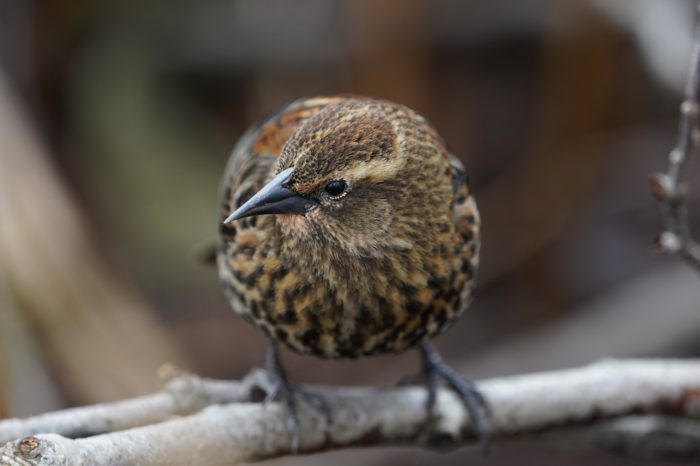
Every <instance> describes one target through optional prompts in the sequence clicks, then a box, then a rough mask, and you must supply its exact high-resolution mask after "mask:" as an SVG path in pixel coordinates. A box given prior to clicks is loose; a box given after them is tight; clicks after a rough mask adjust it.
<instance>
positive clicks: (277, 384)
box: [265, 338, 331, 453]
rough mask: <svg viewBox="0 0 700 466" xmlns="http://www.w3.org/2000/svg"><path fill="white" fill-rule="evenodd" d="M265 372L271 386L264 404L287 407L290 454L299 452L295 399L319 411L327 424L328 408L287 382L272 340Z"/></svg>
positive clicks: (318, 397)
mask: <svg viewBox="0 0 700 466" xmlns="http://www.w3.org/2000/svg"><path fill="white" fill-rule="evenodd" d="M265 370H266V372H267V375H268V377H269V378H270V381H271V385H272V387H271V390H270V391H269V392H268V393H267V396H266V397H265V402H269V401H275V400H276V401H281V402H282V403H284V404H285V406H286V407H287V431H288V432H289V435H290V436H291V438H292V446H291V450H292V453H296V452H298V451H299V444H300V439H301V431H300V427H299V413H298V405H297V397H301V398H303V399H304V400H305V401H306V402H308V403H309V404H310V405H312V406H313V407H314V408H316V409H317V410H319V411H321V412H322V413H323V415H324V416H325V417H326V421H327V422H328V423H329V424H330V420H331V410H330V406H329V405H328V402H327V401H326V399H325V398H324V397H323V396H322V395H320V394H318V393H316V392H313V391H310V390H306V389H304V388H301V387H298V386H296V385H293V384H291V383H290V382H289V379H287V372H286V371H285V370H284V367H282V362H281V361H280V358H279V354H278V353H277V342H275V340H273V339H272V338H270V339H269V340H268V346H267V356H266V358H265Z"/></svg>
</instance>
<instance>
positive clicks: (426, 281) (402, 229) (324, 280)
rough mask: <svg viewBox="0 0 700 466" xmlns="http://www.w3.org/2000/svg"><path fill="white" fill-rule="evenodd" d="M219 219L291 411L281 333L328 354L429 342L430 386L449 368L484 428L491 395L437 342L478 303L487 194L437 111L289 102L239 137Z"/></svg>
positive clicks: (234, 280) (240, 302) (224, 266)
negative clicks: (433, 118)
mask: <svg viewBox="0 0 700 466" xmlns="http://www.w3.org/2000/svg"><path fill="white" fill-rule="evenodd" d="M220 225H221V226H220V238H219V243H218V247H217V263H218V268H219V276H220V281H221V283H222V285H223V287H224V290H225V292H226V294H227V296H228V297H229V299H230V301H231V305H232V307H233V309H234V310H235V311H236V312H237V313H238V314H240V315H241V316H243V317H244V318H245V319H246V320H248V321H249V322H251V323H253V324H254V325H255V326H256V327H258V328H260V329H262V330H263V331H264V332H265V333H266V334H267V335H268V336H269V338H270V341H271V349H270V351H271V352H272V353H273V354H272V355H271V357H269V358H268V361H269V362H270V364H269V366H270V367H269V369H270V371H271V373H273V374H275V375H276V377H277V378H278V379H279V382H280V383H279V386H280V395H281V396H282V398H283V399H285V400H286V401H287V402H288V405H289V407H290V413H291V414H292V420H294V419H296V418H295V412H294V408H295V406H294V403H293V399H294V393H293V391H294V390H293V389H292V386H291V385H289V383H288V382H287V381H286V377H284V373H283V371H282V369H281V366H280V365H279V361H278V359H277V357H276V348H275V342H282V343H284V344H286V345H287V346H289V347H290V348H291V349H293V350H295V351H297V352H300V353H309V354H313V355H316V356H319V357H323V358H355V357H359V356H367V355H374V354H380V353H398V352H401V351H404V350H406V349H409V348H414V347H420V349H421V351H422V354H423V356H424V363H425V364H424V365H425V368H424V371H425V375H426V376H427V380H428V381H429V382H430V384H429V389H430V390H431V394H434V389H435V387H434V382H435V379H436V376H440V377H442V378H444V379H445V380H446V381H447V382H448V384H449V385H450V386H452V387H453V388H454V389H456V390H457V392H458V393H460V395H461V396H462V398H463V399H464V401H465V403H466V404H467V407H468V408H469V410H470V413H471V415H472V418H473V419H474V421H475V423H476V425H477V428H479V429H480V432H481V435H482V437H484V438H485V431H484V429H483V421H482V417H481V414H480V410H479V406H478V405H479V404H482V405H483V399H482V398H481V397H480V395H479V394H478V392H477V391H476V390H475V389H474V388H473V386H471V385H470V384H469V383H468V382H466V381H463V380H462V379H460V378H459V377H458V376H457V375H456V374H454V373H453V372H452V371H451V370H449V368H448V367H447V366H446V365H445V364H444V363H443V362H442V360H441V359H440V358H439V355H438V354H437V353H436V352H435V350H434V349H433V348H432V346H430V344H429V343H427V341H428V340H429V339H430V338H432V337H434V336H435V335H437V334H438V333H440V332H441V331H443V330H444V329H446V328H448V327H449V326H450V324H451V323H452V322H453V321H454V320H455V319H456V318H457V317H459V315H460V314H461V313H462V312H463V311H464V310H465V309H466V308H467V306H468V305H469V302H470V300H471V295H472V290H473V287H474V276H475V273H476V270H477V267H478V260H479V214H478V210H477V207H476V203H475V201H474V199H473V197H472V196H471V193H470V191H469V186H468V184H467V181H466V177H465V176H464V173H463V169H462V166H461V163H460V162H459V161H458V160H457V159H456V158H455V157H454V156H452V155H451V154H450V153H449V152H448V151H447V149H446V148H445V145H444V143H443V141H442V140H441V138H440V137H439V136H438V135H437V133H436V131H435V130H434V128H433V127H432V126H431V125H430V124H429V123H428V122H427V120H425V119H424V118H423V117H421V116H420V115H418V114H417V113H415V112H414V111H412V110H410V109H408V108H406V107H404V106H401V105H397V104H394V103H390V102H387V101H382V100H375V99H369V98H362V97H319V98H310V99H303V100H299V101H297V102H294V103H292V104H290V105H288V106H286V107H284V108H282V109H281V110H280V111H278V112H277V113H275V114H274V115H272V116H270V117H268V118H267V119H265V120H264V121H263V122H262V123H261V124H259V125H258V126H256V127H254V128H252V129H251V130H249V131H248V133H246V134H245V135H244V136H243V137H242V138H241V140H240V142H239V143H238V145H237V146H236V148H235V149H234V151H233V154H232V155H231V159H230V161H229V164H228V166H227V168H226V172H225V175H224V180H223V190H222V198H221V224H220ZM428 403H429V404H432V403H434V400H431V397H429V399H428ZM429 408H430V409H432V406H429ZM292 424H293V425H294V422H292ZM294 429H295V427H292V431H293V434H294V435H295V436H296V439H295V440H294V441H296V442H298V433H297V432H296V431H294ZM294 435H293V437H294Z"/></svg>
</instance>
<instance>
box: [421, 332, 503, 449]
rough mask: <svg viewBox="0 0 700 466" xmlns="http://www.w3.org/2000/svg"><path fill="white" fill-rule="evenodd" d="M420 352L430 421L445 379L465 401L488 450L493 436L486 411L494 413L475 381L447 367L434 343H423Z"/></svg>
mask: <svg viewBox="0 0 700 466" xmlns="http://www.w3.org/2000/svg"><path fill="white" fill-rule="evenodd" d="M420 351H421V355H422V356H423V373H424V377H425V384H426V388H427V390H428V396H427V398H426V400H425V407H426V410H427V413H428V420H429V421H431V420H433V419H434V418H435V403H436V400H437V388H438V380H439V379H443V380H444V381H445V382H446V383H447V386H448V387H450V388H451V389H452V390H453V391H454V392H455V393H456V394H457V396H459V398H460V400H461V401H462V403H463V404H464V407H465V408H466V410H467V412H468V413H469V417H470V418H471V420H472V423H473V424H474V431H475V432H476V435H477V437H478V438H479V443H481V448H482V450H483V451H484V453H488V451H489V445H490V435H489V432H488V428H487V425H486V419H485V416H484V414H485V415H486V416H488V415H489V414H490V412H491V409H490V407H489V404H488V401H487V400H486V398H484V396H483V395H482V394H481V392H479V390H478V389H477V388H476V386H475V385H474V384H473V383H472V382H470V381H468V380H466V379H464V378H463V377H462V376H461V375H460V374H458V373H457V372H455V371H454V369H452V368H451V367H450V366H448V365H447V363H445V361H444V360H443V359H442V357H441V356H440V353H438V352H437V350H436V349H435V348H434V347H433V346H432V345H431V344H429V343H424V344H423V345H421V347H420Z"/></svg>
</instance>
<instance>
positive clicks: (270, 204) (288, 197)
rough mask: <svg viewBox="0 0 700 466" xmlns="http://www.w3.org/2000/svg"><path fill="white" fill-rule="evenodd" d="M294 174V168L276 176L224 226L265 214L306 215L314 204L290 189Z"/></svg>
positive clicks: (226, 221)
mask: <svg viewBox="0 0 700 466" xmlns="http://www.w3.org/2000/svg"><path fill="white" fill-rule="evenodd" d="M292 173H294V167H290V168H287V169H286V170H283V171H281V172H280V173H279V174H278V175H277V176H275V177H274V178H273V179H272V180H271V181H270V182H269V183H267V184H266V185H265V186H263V188H262V189H261V190H260V191H258V192H257V193H256V194H255V195H254V196H253V197H251V198H250V199H248V202H246V203H245V204H243V205H242V206H240V207H239V208H238V209H236V211H235V212H234V213H232V214H231V215H229V216H228V217H227V218H226V220H224V224H227V223H230V222H233V221H234V220H238V219H241V218H244V217H250V216H252V215H265V214H304V213H306V210H307V208H308V207H309V206H310V205H312V204H313V202H314V201H312V200H311V199H309V198H306V197H304V196H301V195H299V194H298V193H296V192H294V191H293V190H291V189H289V187H288V183H289V180H290V179H291V178H292Z"/></svg>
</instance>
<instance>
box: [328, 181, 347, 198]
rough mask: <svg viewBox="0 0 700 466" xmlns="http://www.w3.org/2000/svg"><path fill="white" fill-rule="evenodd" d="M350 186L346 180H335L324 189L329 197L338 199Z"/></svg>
mask: <svg viewBox="0 0 700 466" xmlns="http://www.w3.org/2000/svg"><path fill="white" fill-rule="evenodd" d="M347 187H348V184H347V183H346V182H345V180H333V181H330V182H329V183H328V184H327V185H326V187H325V188H324V189H325V190H326V192H327V193H328V195H329V196H332V197H337V196H340V195H341V194H343V193H344V192H345V189H346V188H347Z"/></svg>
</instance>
